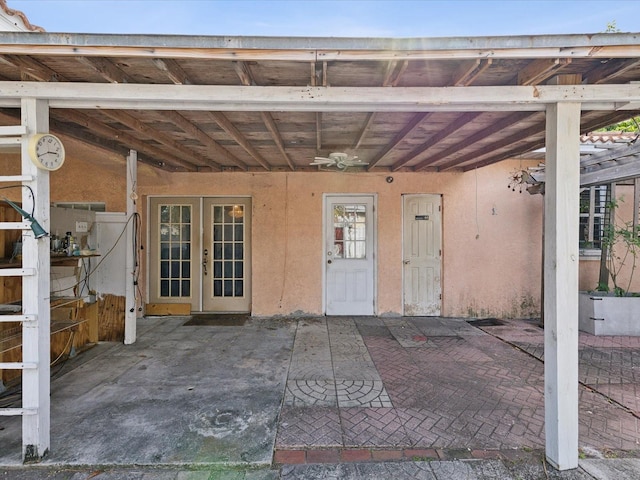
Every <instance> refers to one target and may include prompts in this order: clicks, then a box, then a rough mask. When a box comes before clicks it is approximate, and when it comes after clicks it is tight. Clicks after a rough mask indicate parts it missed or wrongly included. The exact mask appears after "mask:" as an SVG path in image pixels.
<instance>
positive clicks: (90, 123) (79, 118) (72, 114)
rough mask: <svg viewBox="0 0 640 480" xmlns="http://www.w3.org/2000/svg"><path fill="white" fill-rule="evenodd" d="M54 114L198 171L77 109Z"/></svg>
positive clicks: (172, 162) (137, 148)
mask: <svg viewBox="0 0 640 480" xmlns="http://www.w3.org/2000/svg"><path fill="white" fill-rule="evenodd" d="M53 115H59V116H60V118H64V119H65V120H68V121H70V122H73V123H76V124H78V125H81V126H83V127H85V128H88V129H90V130H93V131H95V132H97V133H99V134H100V135H102V136H104V137H106V138H115V139H117V140H118V142H120V143H122V144H124V145H126V146H127V147H128V148H133V149H135V150H137V151H138V152H141V153H143V154H144V155H147V156H148V157H151V158H157V159H158V160H164V161H166V162H168V163H169V164H175V165H180V166H181V167H184V168H185V169H187V170H189V171H192V172H195V171H197V166H196V165H195V164H193V163H191V162H188V161H186V160H183V159H181V158H179V157H175V156H173V155H170V154H169V153H167V152H166V150H165V149H163V148H158V147H155V146H153V145H150V144H149V143H147V142H145V141H143V140H138V139H137V138H135V137H134V136H133V135H130V134H128V133H126V132H123V131H121V130H117V129H115V128H111V127H109V126H108V125H105V124H104V123H102V122H99V121H97V120H94V119H93V118H91V117H89V116H87V115H85V114H84V113H80V112H78V111H76V110H65V111H64V112H55V111H54V112H53Z"/></svg>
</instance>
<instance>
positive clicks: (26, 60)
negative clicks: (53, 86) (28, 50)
mask: <svg viewBox="0 0 640 480" xmlns="http://www.w3.org/2000/svg"><path fill="white" fill-rule="evenodd" d="M2 58H3V61H4V62H6V63H8V64H10V65H12V66H13V67H15V68H17V69H19V70H20V73H21V74H24V75H27V76H28V77H30V78H33V79H35V80H38V81H40V82H63V81H65V78H64V77H61V76H60V75H59V74H58V73H57V72H55V71H54V70H52V69H50V68H49V67H47V66H46V65H44V64H42V63H40V62H39V61H37V60H35V59H33V58H31V57H27V56H19V55H3V56H2Z"/></svg>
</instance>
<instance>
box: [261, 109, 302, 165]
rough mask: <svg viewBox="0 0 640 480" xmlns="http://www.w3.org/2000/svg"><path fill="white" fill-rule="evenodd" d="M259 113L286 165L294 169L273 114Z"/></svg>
mask: <svg viewBox="0 0 640 480" xmlns="http://www.w3.org/2000/svg"><path fill="white" fill-rule="evenodd" d="M260 114H261V115H262V120H263V121H264V124H265V125H266V127H267V130H269V133H271V137H272V138H273V140H274V142H275V143H276V146H277V147H278V150H280V154H281V155H282V157H283V158H284V159H285V161H286V162H287V165H289V168H290V169H291V170H295V166H294V165H293V162H292V161H291V159H290V158H289V155H288V154H287V151H286V150H285V147H284V142H283V141H282V136H281V135H280V132H279V131H278V125H277V124H276V121H275V120H274V119H273V116H272V115H271V114H270V113H269V112H260ZM265 168H267V167H265Z"/></svg>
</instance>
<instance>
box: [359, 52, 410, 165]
mask: <svg viewBox="0 0 640 480" xmlns="http://www.w3.org/2000/svg"><path fill="white" fill-rule="evenodd" d="M398 63H399V62H397V61H392V62H387V67H386V71H385V74H384V79H383V80H382V86H383V87H395V86H396V85H397V84H398V82H399V81H400V78H401V77H402V74H403V73H404V72H405V70H406V69H407V67H408V66H409V61H408V60H404V61H403V62H400V67H398ZM375 117H376V114H375V113H373V112H371V113H368V114H367V117H366V118H365V121H364V124H363V125H362V128H361V129H360V133H359V134H358V138H357V139H356V141H355V144H354V146H353V148H354V149H357V148H360V145H362V142H363V141H364V139H365V138H366V136H367V135H368V134H369V132H370V130H371V127H372V125H373V122H374V121H375ZM385 153H386V152H385ZM381 158H382V156H380V158H377V159H374V160H373V161H372V162H369V168H373V166H374V165H375V164H376V163H378V162H379V161H380V159H381Z"/></svg>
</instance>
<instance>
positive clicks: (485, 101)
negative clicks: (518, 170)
mask: <svg viewBox="0 0 640 480" xmlns="http://www.w3.org/2000/svg"><path fill="white" fill-rule="evenodd" d="M23 97H30V98H36V99H46V100H48V102H49V106H50V108H82V109H93V108H101V109H113V108H122V109H138V110H215V111H283V110H286V111H314V112H315V111H324V112H330V111H338V112H339V111H343V112H344V111H356V112H385V111H393V112H420V111H544V110H545V109H546V106H547V105H550V104H554V103H557V102H579V103H581V104H582V108H583V109H585V110H617V109H618V108H624V107H625V106H626V105H628V104H629V103H630V102H631V103H637V102H640V84H635V83H633V84H625V85H609V84H602V85H539V86H497V87H496V86H491V87H394V88H389V87H261V86H244V85H239V86H230V85H148V84H145V85H138V84H89V83H70V82H0V106H3V107H11V106H17V105H18V104H19V99H20V98H23Z"/></svg>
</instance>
